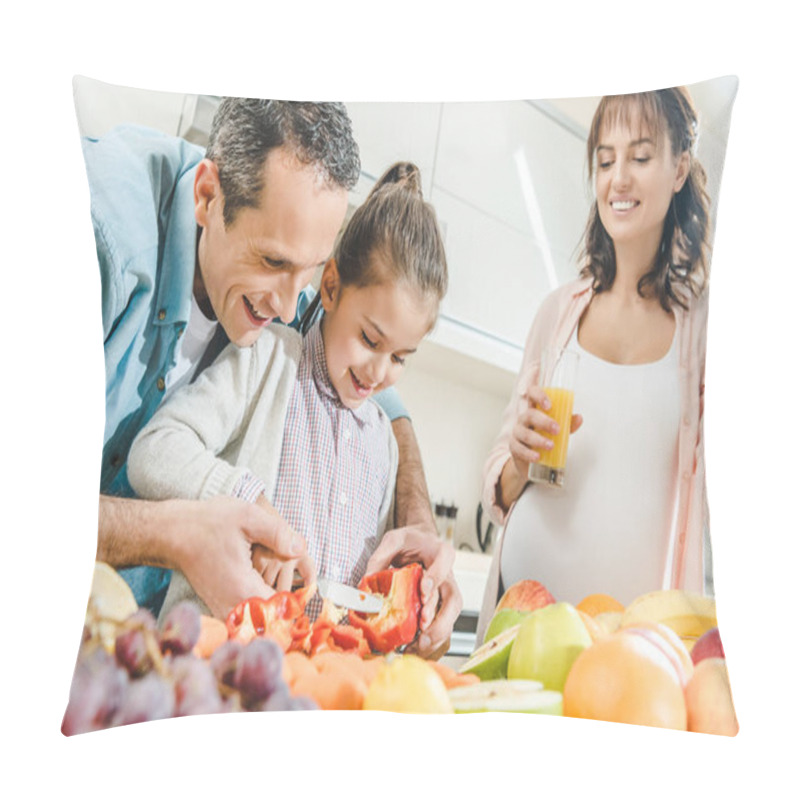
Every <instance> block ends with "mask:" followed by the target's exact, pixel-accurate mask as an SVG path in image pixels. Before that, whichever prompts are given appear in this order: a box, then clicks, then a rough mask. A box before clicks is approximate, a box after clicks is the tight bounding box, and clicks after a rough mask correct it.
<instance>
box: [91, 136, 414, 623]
mask: <svg viewBox="0 0 800 800" xmlns="http://www.w3.org/2000/svg"><path fill="white" fill-rule="evenodd" d="M82 145H83V155H84V160H85V162H86V172H87V176H88V181H89V191H90V198H91V214H92V223H93V226H94V233H95V240H96V246H97V258H98V262H99V265H100V279H101V292H102V317H103V338H104V352H105V377H106V420H105V429H104V435H103V455H102V461H101V471H100V491H101V493H103V494H109V495H115V496H122V497H131V496H133V491H132V489H131V487H130V484H129V483H128V477H127V471H126V462H127V457H128V451H129V450H130V446H131V443H132V442H133V440H134V438H135V437H136V434H137V433H138V432H139V431H140V430H141V428H142V427H143V426H144V425H145V424H146V423H147V422H148V421H149V419H150V418H151V417H152V416H153V414H154V413H155V410H156V409H157V408H158V406H159V404H160V403H161V401H162V400H163V398H164V389H165V379H166V375H167V372H168V371H169V370H170V368H171V367H172V366H173V364H174V363H175V358H176V350H177V345H178V341H179V339H180V337H181V335H182V333H183V331H184V329H185V328H186V325H187V324H188V321H189V312H190V309H191V295H192V284H193V280H194V269H195V258H196V250H197V223H196V221H195V216H194V176H195V168H196V166H197V164H198V163H199V162H200V161H201V160H202V158H203V157H204V152H203V150H202V149H201V148H199V147H197V146H196V145H193V144H190V143H189V142H187V141H185V140H183V139H180V138H176V137H173V136H167V135H165V134H162V133H160V132H158V131H155V130H151V129H149V128H144V127H140V126H134V125H124V126H119V127H117V128H114V129H113V130H112V131H110V132H109V133H107V134H105V135H104V136H102V137H101V138H99V139H92V138H84V139H83V140H82ZM312 296H313V292H312V291H311V289H310V288H309V289H307V290H306V291H305V292H303V293H302V294H301V296H300V300H299V302H298V311H297V316H296V319H295V322H294V323H292V324H293V325H294V326H296V325H297V324H299V320H300V317H301V316H302V314H303V312H304V311H305V309H306V307H307V306H308V304H309V302H310V300H311V297H312ZM221 345H222V343H220V346H219V349H221ZM378 400H379V402H381V405H382V406H383V407H384V409H385V410H386V411H387V413H388V414H389V416H390V418H391V419H396V418H398V417H401V416H407V413H406V411H405V409H404V408H403V406H402V403H400V400H399V397H398V396H397V393H396V392H395V391H394V390H393V389H390V390H387V391H386V392H382V393H381V394H380V395H379V396H378ZM120 572H121V574H122V575H123V576H124V577H125V579H126V580H127V581H128V582H129V583H130V584H131V587H132V588H133V590H134V595H135V596H136V600H137V602H138V603H139V604H140V605H144V606H147V607H149V608H151V610H154V611H156V612H157V610H158V608H159V607H160V605H161V602H162V600H163V595H164V593H165V591H166V587H167V585H168V583H169V576H170V572H169V570H164V569H159V568H156V567H131V568H127V569H123V570H120Z"/></svg>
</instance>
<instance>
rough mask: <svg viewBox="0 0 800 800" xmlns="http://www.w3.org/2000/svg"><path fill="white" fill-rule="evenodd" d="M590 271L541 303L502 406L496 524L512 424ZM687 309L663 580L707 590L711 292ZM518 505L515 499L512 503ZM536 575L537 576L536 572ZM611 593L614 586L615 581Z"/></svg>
mask: <svg viewBox="0 0 800 800" xmlns="http://www.w3.org/2000/svg"><path fill="white" fill-rule="evenodd" d="M592 296H593V292H592V279H591V278H582V279H580V280H577V281H574V282H572V283H569V284H567V285H565V286H562V287H560V288H559V289H556V290H555V291H554V292H552V293H551V294H549V295H548V296H547V297H546V298H545V300H544V302H543V303H542V305H541V308H540V309H539V311H538V313H537V314H536V318H535V319H534V321H533V325H532V326H531V330H530V332H529V334H528V338H527V340H526V342H525V352H524V355H523V361H522V368H521V370H520V374H519V377H518V379H517V385H516V387H515V391H514V394H513V395H512V397H511V400H510V402H509V404H508V406H507V407H506V410H505V411H504V412H503V419H502V425H501V428H500V434H499V436H498V437H497V439H496V440H495V443H494V445H493V447H492V449H491V451H490V452H489V457H488V458H487V460H486V464H485V466H484V469H483V497H482V502H483V507H484V509H486V510H487V512H488V514H489V516H490V517H491V519H492V520H493V521H494V522H495V523H496V524H497V525H501V526H502V525H504V524H505V521H506V519H507V517H508V513H510V509H509V512H508V513H506V512H504V511H503V509H502V508H500V506H499V505H498V504H497V494H496V492H497V484H498V481H499V480H500V474H501V472H502V471H503V467H504V465H505V463H506V461H508V459H509V458H510V457H511V453H510V450H509V442H510V439H511V431H512V429H513V427H514V422H515V420H516V418H517V415H518V413H519V411H520V410H521V406H522V405H523V404H524V403H525V402H526V401H525V400H524V396H525V394H526V391H527V389H528V387H530V386H532V385H535V384H536V383H537V381H538V375H539V356H540V353H541V352H542V350H543V348H545V347H553V346H555V347H559V348H563V347H565V346H566V344H567V342H568V340H569V338H570V336H571V335H572V332H573V331H574V330H575V327H576V326H577V324H578V321H579V320H580V318H581V315H582V314H583V312H584V311H585V309H586V307H587V306H588V305H589V301H590V300H591V299H592ZM688 305H689V310H688V311H685V310H684V309H682V308H680V307H676V308H675V309H674V313H675V321H676V335H677V336H678V344H679V348H680V350H679V360H680V380H681V429H680V434H679V437H678V469H679V471H680V478H679V482H678V508H677V516H676V524H675V525H674V526H673V528H672V530H671V532H670V542H669V547H668V549H667V559H666V563H665V564H664V585H663V587H662V588H680V589H686V590H689V591H695V592H700V593H702V592H703V591H704V588H705V586H704V583H705V582H704V563H703V546H704V528H705V526H706V525H707V521H708V506H707V502H706V491H705V467H704V459H703V424H702V418H703V387H704V376H705V357H706V324H707V319H708V293H707V292H704V293H703V294H702V295H701V297H700V298H690V299H689V300H688ZM512 508H513V505H512ZM502 543H503V542H502V535H501V536H500V537H499V538H498V540H497V543H496V545H495V549H494V558H493V560H492V565H491V568H490V572H489V580H488V584H487V587H486V593H485V595H484V600H483V608H482V609H481V617H480V620H479V624H478V636H479V639H478V641H481V638H482V633H483V630H484V629H485V626H486V624H487V623H488V619H489V618H491V614H492V612H493V610H494V607H495V605H496V603H497V599H498V598H497V590H498V585H499V577H500V554H501V550H502ZM531 577H532V578H535V576H533V575H532V576H531ZM609 591H610V592H611V593H613V587H610V588H609Z"/></svg>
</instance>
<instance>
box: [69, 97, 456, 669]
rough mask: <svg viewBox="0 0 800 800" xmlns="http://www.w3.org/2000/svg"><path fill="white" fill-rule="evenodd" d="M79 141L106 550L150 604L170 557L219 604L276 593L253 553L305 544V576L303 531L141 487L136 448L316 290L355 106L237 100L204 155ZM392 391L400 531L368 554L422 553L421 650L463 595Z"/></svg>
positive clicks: (218, 118)
mask: <svg viewBox="0 0 800 800" xmlns="http://www.w3.org/2000/svg"><path fill="white" fill-rule="evenodd" d="M84 156H85V159H86V165H87V173H88V176H89V185H90V190H91V197H92V217H93V222H94V228H95V236H96V241H97V253H98V259H99V262H100V269H101V278H102V298H103V331H104V337H105V363H106V428H105V434H104V447H103V459H102V471H101V496H100V517H99V537H98V556H97V557H98V558H99V559H101V560H104V561H108V562H110V563H111V564H114V565H115V566H117V567H127V566H129V565H148V566H146V567H141V566H136V567H133V568H132V569H121V572H122V574H123V575H124V576H125V577H126V579H127V580H128V581H129V583H130V584H131V586H132V587H133V589H134V592H135V594H136V596H137V600H138V601H139V602H140V603H141V604H144V605H148V606H149V607H151V608H154V609H157V608H158V607H159V606H160V604H161V602H162V601H163V595H164V592H165V590H166V586H167V584H168V581H169V571H168V570H170V569H173V568H179V569H181V570H182V571H183V572H184V574H185V575H186V576H187V578H188V579H189V581H190V583H191V584H192V585H193V586H194V587H195V589H196V590H197V592H198V594H199V595H200V596H201V597H202V599H203V600H204V601H205V602H206V604H207V605H208V606H209V608H210V609H211V610H212V611H213V612H214V613H215V614H217V615H223V614H225V613H226V612H227V611H228V610H229V609H230V608H231V607H233V605H235V604H236V603H237V602H239V601H240V600H242V599H244V598H246V597H249V596H252V595H261V596H268V595H269V594H270V593H271V591H272V590H271V588H270V587H268V586H267V584H266V583H265V581H264V579H263V578H262V576H261V575H259V574H258V573H257V572H256V571H255V569H254V568H253V566H252V552H253V548H254V547H259V546H263V547H266V548H267V549H269V550H271V551H272V552H273V553H274V554H275V556H276V557H279V558H284V559H285V558H293V557H299V558H300V562H299V563H300V570H301V572H302V573H303V574H304V577H305V578H306V579H307V580H310V579H311V578H313V574H314V568H313V565H311V564H310V563H309V562H308V559H307V557H306V556H305V545H304V543H303V541H302V539H301V538H300V537H298V536H296V535H293V533H292V531H291V530H290V529H289V528H288V527H287V525H286V524H285V522H284V521H283V520H281V519H280V518H278V517H275V516H270V515H268V514H267V513H266V512H262V509H260V508H258V507H256V506H253V505H250V504H247V503H245V502H244V501H238V500H235V499H233V498H229V497H216V498H213V499H212V500H207V501H188V500H173V501H165V502H160V503H151V502H145V501H141V500H134V499H131V495H132V492H131V490H130V486H129V485H128V482H127V475H126V470H125V463H126V459H127V453H128V450H129V448H130V445H131V442H132V440H133V438H134V437H135V435H136V434H137V433H138V431H139V430H140V429H141V428H142V426H143V425H144V424H145V423H146V422H147V421H148V419H149V418H150V417H151V416H152V414H153V413H154V411H155V409H156V408H157V407H158V405H159V404H160V403H161V402H162V401H163V399H164V397H165V396H166V395H167V394H168V393H169V392H170V391H172V390H173V389H174V388H175V387H176V386H179V385H181V384H183V383H185V382H187V381H190V380H192V379H193V378H194V377H195V376H196V374H198V373H199V372H200V371H201V370H202V369H203V368H204V367H205V366H207V365H208V364H209V363H210V362H211V361H212V360H213V358H214V357H215V356H216V355H217V354H218V353H219V351H220V350H221V349H222V346H223V345H224V344H225V343H226V342H227V341H232V342H234V343H235V344H236V345H238V346H241V347H246V346H248V345H250V344H252V343H253V342H254V341H255V340H256V339H257V337H258V336H259V334H260V333H261V331H262V330H263V329H264V328H265V326H266V325H268V324H270V323H271V322H272V321H273V320H274V319H276V318H277V319H280V320H281V321H282V322H283V323H286V324H295V325H296V324H297V323H298V321H299V316H300V315H301V314H302V311H303V310H304V307H305V306H306V305H307V303H308V299H309V293H308V292H307V291H303V289H304V287H307V285H308V283H309V281H310V279H311V277H312V275H313V273H314V271H315V270H316V269H317V267H319V266H321V265H322V264H323V263H324V262H325V260H326V259H327V257H328V255H329V254H330V252H331V250H332V248H333V244H334V240H335V237H336V234H337V232H338V230H339V228H340V227H341V224H342V222H343V220H344V216H345V213H346V209H347V191H348V189H351V188H352V187H353V186H354V185H355V182H356V180H357V178H358V174H359V169H360V165H359V158H358V150H357V146H356V144H355V142H354V141H353V138H352V131H351V126H350V121H349V118H348V117H347V113H346V111H345V109H344V107H343V106H342V105H341V104H327V103H323V104H314V103H287V102H278V101H266V100H245V99H235V98H226V99H224V100H223V102H222V103H221V105H220V108H219V110H218V112H217V114H216V115H215V118H214V122H213V124H212V130H211V134H210V139H209V145H208V149H207V152H206V157H205V158H203V157H202V154H201V152H200V151H199V150H198V149H197V148H195V147H193V146H192V145H190V144H188V143H187V142H185V141H183V140H180V139H175V138H172V137H166V136H163V135H161V134H158V133H156V132H154V131H149V130H147V129H143V128H135V127H124V128H118V129H115V130H114V131H112V132H111V133H109V134H108V135H107V136H105V137H102V138H101V139H98V140H91V139H87V140H85V141H84ZM298 298H300V305H299V308H298ZM298 311H299V312H300V313H298ZM382 405H384V408H385V409H386V411H387V413H388V414H389V416H390V418H391V419H392V420H393V423H392V424H393V429H394V432H395V436H396V438H397V441H398V447H399V453H400V466H399V470H398V477H397V495H396V507H397V509H398V512H397V518H396V523H397V525H398V528H397V529H396V530H394V531H390V532H388V533H387V534H386V536H385V537H384V539H383V541H382V543H381V545H380V546H379V547H378V549H377V550H376V551H375V553H374V554H373V556H372V558H371V559H370V562H369V564H368V566H367V569H368V571H373V570H377V569H381V568H383V567H385V566H387V565H389V564H391V563H393V564H398V565H399V564H403V563H407V562H409V561H414V560H418V561H421V562H422V563H423V564H424V565H425V567H426V573H425V576H424V579H423V600H424V608H423V614H422V626H421V627H422V634H421V636H420V641H419V643H418V650H419V652H420V653H421V654H423V655H428V656H435V655H438V654H439V653H440V652H441V651H442V649H443V647H444V646H446V643H447V641H448V638H449V635H450V632H451V630H452V626H453V623H454V621H455V619H456V617H457V616H458V613H459V611H460V607H461V598H460V594H459V592H458V589H457V587H456V584H455V581H454V579H453V575H452V563H453V558H454V553H453V550H452V547H449V546H444V545H442V543H440V542H439V541H438V540H437V539H436V536H435V528H434V524H433V520H432V517H431V513H430V505H429V501H428V495H427V489H426V487H425V479H424V474H423V471H422V465H421V461H420V458H419V449H418V447H417V444H416V439H415V437H414V434H413V430H412V428H411V424H410V421H409V420H408V418H407V417H406V416H405V413H404V411H403V409H402V406H401V405H400V404H399V400H398V398H397V397H396V396H392V395H389V396H385V397H383V398H382ZM154 567H161V568H163V569H153V568H154Z"/></svg>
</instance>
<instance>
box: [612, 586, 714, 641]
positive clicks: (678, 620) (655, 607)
mask: <svg viewBox="0 0 800 800" xmlns="http://www.w3.org/2000/svg"><path fill="white" fill-rule="evenodd" d="M643 621H649V622H660V623H661V624H663V625H666V626H667V627H669V628H672V630H673V631H675V633H677V634H678V636H680V637H681V638H684V639H697V638H699V637H700V636H702V635H703V634H704V633H705V632H706V631H707V630H709V629H710V628H715V627H716V625H717V607H716V602H715V601H714V598H713V597H706V596H705V595H701V594H697V593H695V592H685V591H683V590H681V589H664V590H661V591H656V592H649V593H648V594H644V595H641V596H640V597H637V598H636V599H635V600H634V601H633V602H632V603H631V604H630V605H629V606H628V607H627V608H626V609H625V611H624V613H623V615H622V621H621V623H620V627H621V628H626V627H630V626H631V625H635V624H636V623H637V622H643Z"/></svg>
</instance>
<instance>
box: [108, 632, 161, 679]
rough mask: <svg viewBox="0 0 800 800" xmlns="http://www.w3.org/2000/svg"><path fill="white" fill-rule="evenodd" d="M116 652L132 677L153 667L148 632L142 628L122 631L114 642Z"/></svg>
mask: <svg viewBox="0 0 800 800" xmlns="http://www.w3.org/2000/svg"><path fill="white" fill-rule="evenodd" d="M114 654H115V655H116V657H117V661H118V662H119V663H120V664H121V665H122V666H123V667H125V669H127V670H128V674H129V675H130V676H131V677H132V678H139V677H141V676H142V675H144V674H145V673H146V672H149V671H150V670H151V669H152V668H153V659H152V657H151V656H150V652H149V650H148V647H147V639H146V633H145V632H144V631H143V630H142V629H141V628H131V629H130V630H127V631H123V632H122V633H120V634H119V635H118V636H117V638H116V641H115V642H114Z"/></svg>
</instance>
